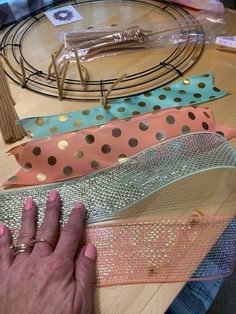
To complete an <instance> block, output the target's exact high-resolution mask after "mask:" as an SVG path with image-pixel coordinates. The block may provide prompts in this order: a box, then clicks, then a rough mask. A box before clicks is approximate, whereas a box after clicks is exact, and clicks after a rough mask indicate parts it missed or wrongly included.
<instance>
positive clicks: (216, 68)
mask: <svg viewBox="0 0 236 314" xmlns="http://www.w3.org/2000/svg"><path fill="white" fill-rule="evenodd" d="M227 14H228V34H229V35H236V34H235V30H236V13H235V12H234V11H230V10H228V13H227ZM233 30H234V32H233ZM35 54H36V55H37V50H35ZM209 71H211V72H213V74H214V75H215V85H216V86H218V87H220V88H221V89H225V90H229V91H230V95H228V96H227V97H224V98H221V99H219V100H217V101H214V102H212V103H209V107H212V108H213V110H214V114H215V118H216V120H217V122H219V123H222V124H224V125H226V126H230V127H235V128H236V84H235V78H236V53H230V52H224V51H219V50H216V49H215V47H214V46H209V47H206V49H205V51H204V53H203V56H202V57H201V58H200V60H199V62H198V63H197V64H196V65H195V66H194V67H193V68H192V69H191V70H190V71H189V72H188V73H187V75H188V76H191V75H197V74H202V73H206V72H209ZM10 87H11V90H12V93H13V97H14V99H15V101H16V110H17V112H18V114H19V116H20V117H21V118H24V117H28V116H32V115H46V114H56V113H59V112H68V111H73V110H76V109H78V103H77V102H73V101H70V102H68V101H61V102H59V101H58V100H55V99H52V98H47V97H43V96H40V95H38V94H35V93H32V92H30V91H28V90H26V89H20V87H19V86H17V85H15V84H14V83H13V82H10ZM94 105H96V104H95V103H94V104H93V103H90V104H88V103H85V102H84V103H83V102H82V103H80V105H79V108H80V109H83V108H86V107H88V106H90V107H91V106H94ZM231 143H232V145H233V146H234V147H235V148H236V140H235V139H234V140H232V141H231ZM0 145H1V150H0V170H1V171H0V180H1V182H3V181H4V180H5V179H7V178H8V177H9V176H10V175H12V174H13V173H14V172H15V171H16V170H17V169H18V165H17V163H16V162H15V160H14V158H13V157H11V156H7V154H6V153H5V151H6V150H7V149H9V148H10V146H7V145H5V144H4V143H3V142H2V140H1V139H0ZM213 212H215V213H217V210H215V211H213ZM183 285H184V283H172V284H162V283H158V284H146V285H145V284H140V285H126V286H116V287H106V288H99V289H97V291H96V313H104V314H105V313H106V314H109V313H112V314H113V313H114V314H115V313H117V314H118V313H123V314H124V313H126V314H128V313H132V314H134V313H135V314H137V313H143V314H144V313H149V314H150V313H157V314H161V313H164V312H165V311H166V310H167V308H168V307H169V305H170V304H171V303H172V301H173V300H174V299H175V297H176V296H177V294H178V293H179V291H180V290H181V288H182V287H183Z"/></svg>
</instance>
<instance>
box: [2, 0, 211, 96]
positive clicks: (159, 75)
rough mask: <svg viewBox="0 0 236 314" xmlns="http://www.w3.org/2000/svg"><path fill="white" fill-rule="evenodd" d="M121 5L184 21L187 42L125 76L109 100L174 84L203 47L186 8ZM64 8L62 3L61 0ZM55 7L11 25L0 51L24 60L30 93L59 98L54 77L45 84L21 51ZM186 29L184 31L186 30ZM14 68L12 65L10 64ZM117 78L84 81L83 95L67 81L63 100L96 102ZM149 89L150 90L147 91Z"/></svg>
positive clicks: (76, 83) (87, 0)
mask: <svg viewBox="0 0 236 314" xmlns="http://www.w3.org/2000/svg"><path fill="white" fill-rule="evenodd" d="M108 1H109V0H82V1H80V2H79V3H77V2H76V1H68V2H67V3H66V4H73V5H75V6H78V8H79V6H81V5H83V4H92V5H93V4H94V3H99V2H103V3H105V2H108ZM121 2H122V3H135V4H142V5H147V6H149V7H150V8H153V9H158V10H159V11H160V12H161V13H163V14H166V15H168V17H170V18H171V19H172V20H173V21H177V20H180V19H181V21H185V20H186V25H184V30H185V32H187V33H188V34H189V39H187V40H186V41H185V42H184V43H178V44H177V45H175V46H174V48H173V49H172V50H171V51H170V54H169V55H168V56H167V57H166V58H165V59H163V60H162V61H161V62H158V63H157V64H155V65H153V66H151V67H148V68H146V69H143V70H142V71H138V72H136V73H133V74H128V75H127V76H126V78H125V79H124V80H123V81H122V82H121V84H119V85H118V86H116V87H115V88H114V89H113V91H115V92H116V93H113V95H112V97H110V99H116V98H120V97H124V96H132V95H136V94H140V93H143V92H147V91H149V90H151V89H153V88H157V87H161V86H164V85H167V84H169V83H170V82H172V81H174V80H175V79H176V78H178V77H181V76H183V74H184V73H185V72H187V71H188V70H189V69H190V68H192V66H193V65H194V64H195V63H196V62H197V61H198V60H199V58H200V57H201V55H202V53H203V50H204V45H205V37H204V31H203V29H202V26H201V25H200V23H199V22H198V21H197V20H196V19H195V18H194V17H193V16H192V15H191V14H190V13H189V12H187V11H186V10H185V9H183V8H182V7H179V6H177V5H174V4H171V5H170V4H163V3H159V2H156V1H155V2H153V1H151V0H123V1H121ZM63 5H65V1H63ZM55 7H60V5H58V3H57V5H55V4H54V5H50V6H47V7H46V8H45V7H44V8H43V10H40V11H37V12H35V13H34V14H33V15H31V16H30V17H29V18H26V19H23V20H21V21H19V22H17V23H16V24H14V25H13V26H11V27H10V28H9V29H8V30H7V32H6V33H5V34H4V36H3V37H2V40H1V43H0V50H1V52H2V53H3V54H4V55H5V56H6V57H9V56H10V57H11V58H12V60H14V62H15V66H16V67H17V66H19V65H20V58H22V59H23V60H24V64H25V65H24V67H25V73H26V85H25V88H27V89H28V90H30V91H33V92H36V93H38V94H41V95H45V96H50V97H55V98H57V97H58V89H57V84H56V78H55V76H52V78H51V80H50V84H49V83H48V82H47V80H46V77H47V73H45V72H44V71H42V70H41V69H40V68H36V67H35V66H33V65H32V64H31V63H30V62H29V61H28V60H27V59H26V57H25V55H24V52H23V47H24V39H25V38H26V36H27V33H28V32H30V30H32V29H33V28H34V27H36V26H37V24H38V23H40V22H41V21H42V20H43V19H45V18H46V17H45V15H44V13H43V11H45V9H51V8H55ZM189 21H191V26H189V27H188V25H189ZM181 27H183V24H182V25H181V26H180V29H179V31H180V32H181V31H182V28H181ZM186 29H187V31H186ZM193 31H194V32H195V33H196V34H197V36H196V38H195V39H194V41H193V40H192V39H191V42H190V32H193ZM13 66H14V65H13ZM16 72H17V73H18V74H19V76H22V73H21V72H20V71H18V70H17V71H16ZM6 74H7V76H8V77H9V78H10V79H11V80H12V81H14V82H15V83H16V84H18V85H20V83H19V82H18V81H17V80H16V79H15V78H14V76H13V75H12V73H11V72H10V70H9V69H6ZM117 79H118V78H117V77H114V78H111V79H104V80H88V81H87V82H86V86H87V87H92V89H91V90H87V91H86V93H85V92H84V90H83V88H82V85H81V81H80V80H75V79H70V78H66V80H65V85H66V87H65V88H64V91H65V92H66V93H65V96H64V97H63V98H64V99H67V100H99V99H100V97H101V96H103V94H104V92H106V91H107V90H108V89H109V86H111V85H112V84H113V83H114V82H115V81H116V80H117ZM137 86H138V92H134V88H136V87H137ZM150 86H151V88H150Z"/></svg>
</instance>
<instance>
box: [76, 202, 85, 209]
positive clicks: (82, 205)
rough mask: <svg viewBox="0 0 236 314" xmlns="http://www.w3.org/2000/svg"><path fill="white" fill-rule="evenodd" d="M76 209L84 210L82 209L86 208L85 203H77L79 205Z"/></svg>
mask: <svg viewBox="0 0 236 314" xmlns="http://www.w3.org/2000/svg"><path fill="white" fill-rule="evenodd" d="M74 207H75V208H76V209H82V208H84V203H83V202H77V203H75V206H74Z"/></svg>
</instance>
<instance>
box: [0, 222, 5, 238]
mask: <svg viewBox="0 0 236 314" xmlns="http://www.w3.org/2000/svg"><path fill="white" fill-rule="evenodd" d="M5 230H6V229H5V226H4V224H0V236H3V235H4V233H5Z"/></svg>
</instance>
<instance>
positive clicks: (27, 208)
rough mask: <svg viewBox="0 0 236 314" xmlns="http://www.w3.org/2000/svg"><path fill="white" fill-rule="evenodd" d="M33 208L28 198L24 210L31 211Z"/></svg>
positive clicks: (31, 201)
mask: <svg viewBox="0 0 236 314" xmlns="http://www.w3.org/2000/svg"><path fill="white" fill-rule="evenodd" d="M32 208H33V199H32V197H31V196H29V197H28V198H27V200H26V202H25V210H31V209H32Z"/></svg>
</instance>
